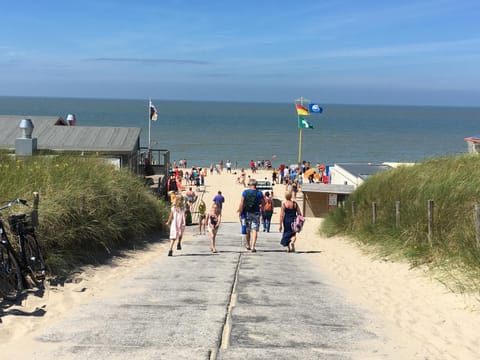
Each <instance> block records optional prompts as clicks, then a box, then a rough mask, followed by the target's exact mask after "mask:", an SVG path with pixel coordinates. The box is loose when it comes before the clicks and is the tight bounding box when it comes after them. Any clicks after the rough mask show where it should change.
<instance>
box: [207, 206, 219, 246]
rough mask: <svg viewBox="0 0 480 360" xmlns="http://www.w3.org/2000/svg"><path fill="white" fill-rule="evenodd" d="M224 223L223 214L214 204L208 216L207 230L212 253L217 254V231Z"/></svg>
mask: <svg viewBox="0 0 480 360" xmlns="http://www.w3.org/2000/svg"><path fill="white" fill-rule="evenodd" d="M221 222H222V214H221V212H220V209H219V207H218V205H217V204H216V203H213V205H212V208H211V209H210V211H209V212H208V214H207V219H206V223H207V228H208V233H209V234H210V251H211V252H212V253H216V252H217V249H216V247H215V239H216V237H217V231H218V228H219V226H220V223H221Z"/></svg>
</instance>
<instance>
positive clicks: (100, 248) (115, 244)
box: [0, 155, 168, 275]
mask: <svg viewBox="0 0 480 360" xmlns="http://www.w3.org/2000/svg"><path fill="white" fill-rule="evenodd" d="M0 169H1V171H2V177H1V178H0V201H2V203H5V202H7V201H9V200H11V199H14V198H17V197H19V198H25V199H27V200H31V199H32V193H33V192H34V191H38V192H39V194H40V205H39V219H40V223H39V226H38V229H37V233H38V237H39V241H40V243H41V245H42V248H43V249H44V252H45V253H46V259H47V265H48V266H49V269H50V270H51V272H52V273H53V275H60V274H66V273H69V272H70V271H72V270H74V269H75V268H77V267H78V266H80V265H84V264H91V263H93V264H96V263H100V262H102V261H103V260H104V259H106V258H108V257H109V256H110V255H111V253H112V252H113V251H116V250H119V249H124V248H131V247H133V246H139V245H141V244H143V243H144V240H145V238H146V236H147V235H148V234H151V233H154V232H158V231H162V230H164V229H163V224H164V223H165V220H166V218H167V216H168V207H167V205H166V204H164V202H163V201H160V200H158V199H157V198H156V197H155V196H153V195H152V194H151V192H150V191H149V189H148V188H145V186H144V183H143V179H141V178H139V177H138V176H136V175H134V174H132V173H131V172H130V171H128V170H124V169H122V170H119V169H118V168H116V167H114V166H113V165H111V164H108V163H106V162H105V161H104V160H102V159H100V158H95V157H75V156H68V155H64V156H33V157H28V158H24V159H23V160H18V159H15V157H12V156H8V155H0Z"/></svg>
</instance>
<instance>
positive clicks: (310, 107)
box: [308, 104, 323, 114]
mask: <svg viewBox="0 0 480 360" xmlns="http://www.w3.org/2000/svg"><path fill="white" fill-rule="evenodd" d="M322 111H323V109H322V108H321V107H320V105H318V104H308V112H309V113H315V114H320V113H321V112H322Z"/></svg>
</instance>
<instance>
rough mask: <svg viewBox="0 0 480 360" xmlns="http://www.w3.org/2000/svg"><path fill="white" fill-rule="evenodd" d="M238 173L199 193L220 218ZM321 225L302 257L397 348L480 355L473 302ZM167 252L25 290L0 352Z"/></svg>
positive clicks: (2, 327) (436, 355) (305, 239)
mask: <svg viewBox="0 0 480 360" xmlns="http://www.w3.org/2000/svg"><path fill="white" fill-rule="evenodd" d="M247 174H248V175H250V176H251V177H252V178H256V179H264V178H265V177H268V178H269V179H270V172H267V171H259V172H258V173H257V174H251V172H250V171H249V170H248V171H247ZM236 178H237V175H235V174H226V173H223V174H221V175H218V174H213V175H210V174H209V175H208V176H207V177H206V187H205V192H200V193H199V195H200V196H203V199H204V200H205V203H206V204H207V208H208V207H209V206H210V204H211V199H213V196H214V195H215V194H216V193H217V191H219V190H220V191H222V194H223V195H224V196H225V199H226V201H225V204H224V208H223V212H222V217H223V221H228V222H232V221H238V215H237V213H236V210H237V208H238V204H239V201H240V196H241V191H242V190H243V186H241V185H238V184H236V183H235V180H236ZM284 191H285V187H284V186H281V185H276V186H275V187H274V197H275V198H276V199H278V200H282V199H283V196H284ZM301 201H302V200H301V196H300V198H299V202H300V203H301ZM279 213H280V210H279V208H275V212H274V216H273V218H272V222H273V224H272V229H271V230H272V231H278V219H279ZM320 224H321V219H316V218H307V220H306V223H305V226H304V229H303V231H302V232H301V233H300V234H299V239H298V241H297V245H296V248H297V251H300V252H301V251H307V252H308V251H311V253H309V256H306V257H305V259H306V260H305V261H311V262H313V264H314V266H316V267H317V268H318V269H319V270H320V271H322V272H323V273H325V274H326V276H327V278H328V279H330V280H329V281H330V283H331V285H332V286H335V287H337V288H339V289H341V290H342V292H344V293H345V295H346V297H347V299H348V300H349V301H350V302H352V303H354V304H358V305H359V306H362V307H364V308H365V309H366V311H369V312H370V313H372V314H374V316H375V317H376V318H378V320H379V323H381V324H383V325H382V326H383V328H382V329H384V331H385V333H386V334H388V336H389V337H390V338H392V339H393V341H394V342H395V341H396V340H398V343H399V344H402V346H404V344H405V343H408V344H410V346H411V351H412V353H415V354H418V356H419V357H418V358H419V359H420V358H421V359H430V360H433V359H435V360H438V359H462V360H465V359H478V358H480V335H479V332H478V330H477V329H476V328H477V326H478V324H480V303H479V301H478V299H476V298H474V297H472V296H467V295H458V294H453V293H452V292H450V291H449V290H448V289H447V288H446V287H445V286H444V285H442V284H441V283H440V282H438V281H436V280H435V279H431V278H430V277H429V276H428V275H427V273H426V272H425V271H423V270H422V269H419V268H414V269H411V268H410V267H409V265H408V264H406V263H398V262H392V261H389V260H386V259H381V260H379V259H375V258H372V257H371V256H368V255H366V254H365V253H364V252H362V251H361V249H360V248H359V247H358V246H357V245H355V244H354V243H353V242H351V241H349V240H348V239H346V238H342V237H334V238H326V237H324V236H322V235H319V234H318V228H319V226H320ZM189 236H191V235H189ZM279 240H280V234H279ZM259 243H261V233H260V234H259ZM219 246H220V244H219ZM279 248H280V245H279ZM166 253H167V243H166V242H163V243H155V244H152V245H150V246H149V247H148V249H147V250H139V251H130V252H127V253H126V254H125V255H126V256H122V257H121V258H116V259H114V260H113V265H114V266H111V265H105V266H99V267H87V268H86V269H85V270H84V271H83V272H81V273H79V274H77V275H76V276H75V277H74V279H73V281H72V282H71V283H66V284H64V285H63V286H50V287H47V289H46V291H45V293H44V295H43V296H42V297H37V296H33V295H30V296H28V297H27V298H26V299H25V300H24V301H23V302H22V305H21V306H14V307H9V308H4V309H3V315H4V316H3V317H2V320H3V323H2V324H0V354H2V356H7V355H9V354H11V355H12V356H13V355H15V357H16V358H18V359H21V358H23V357H22V350H23V351H25V354H24V355H26V354H27V351H28V349H29V347H30V345H31V344H32V341H33V339H34V338H35V336H36V335H37V334H38V333H39V332H40V331H41V329H42V328H45V327H46V326H48V325H49V324H52V323H53V322H55V321H57V320H61V319H62V318H64V317H65V316H67V315H68V313H69V311H71V310H72V309H73V308H75V307H77V306H79V305H80V304H82V303H85V302H88V301H90V299H92V298H98V297H101V296H102V294H111V293H112V292H114V291H115V284H116V283H117V282H118V281H120V280H121V279H122V277H123V276H124V275H125V274H126V273H127V272H128V269H129V268H131V267H135V266H140V265H142V264H147V263H148V262H149V261H152V260H153V259H154V258H156V257H158V256H166ZM294 256H296V255H294ZM33 315H37V316H33ZM25 358H26V357H25ZM416 358H417V357H416ZM391 359H395V356H394V355H392V357H391Z"/></svg>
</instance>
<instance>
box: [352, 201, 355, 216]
mask: <svg viewBox="0 0 480 360" xmlns="http://www.w3.org/2000/svg"><path fill="white" fill-rule="evenodd" d="M352 217H355V201H352Z"/></svg>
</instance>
